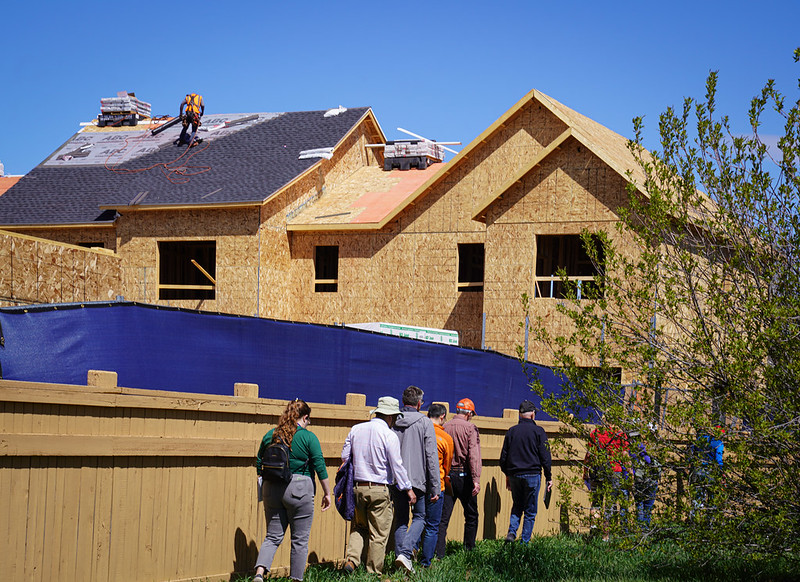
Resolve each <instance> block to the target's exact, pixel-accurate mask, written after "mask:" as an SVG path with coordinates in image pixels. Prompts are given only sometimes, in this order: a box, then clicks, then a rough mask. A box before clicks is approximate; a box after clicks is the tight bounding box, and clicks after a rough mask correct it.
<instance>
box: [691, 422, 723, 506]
mask: <svg viewBox="0 0 800 582" xmlns="http://www.w3.org/2000/svg"><path fill="white" fill-rule="evenodd" d="M724 434H725V429H724V428H723V427H721V426H719V425H718V426H716V427H714V428H713V429H712V430H710V431H705V432H702V433H700V434H699V435H698V437H697V439H696V440H695V442H694V443H693V444H692V445H691V447H690V463H691V472H690V474H689V484H690V485H691V486H692V487H693V491H694V499H693V500H692V506H693V511H692V514H693V513H694V510H697V509H699V508H703V507H712V506H713V500H714V489H715V486H716V485H717V483H718V482H719V480H720V478H721V477H722V469H723V463H722V457H723V454H724V452H725V444H724V443H723V442H722V437H723V436H724Z"/></svg>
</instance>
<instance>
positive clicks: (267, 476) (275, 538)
mask: <svg viewBox="0 0 800 582" xmlns="http://www.w3.org/2000/svg"><path fill="white" fill-rule="evenodd" d="M310 422H311V407H309V405H308V404H306V403H305V402H304V401H302V400H300V399H299V398H296V399H295V400H293V401H292V402H290V403H289V404H287V405H286V409H285V410H284V411H283V414H281V417H280V419H279V420H278V426H277V427H276V428H274V429H272V430H271V431H269V432H268V433H267V434H265V435H264V438H263V439H262V440H261V446H260V447H259V449H258V456H257V457H256V469H257V470H258V475H259V476H260V477H261V478H262V480H263V482H262V484H261V494H262V497H263V499H264V514H265V515H266V518H267V535H266V537H265V538H264V542H263V543H262V544H261V550H260V551H259V552H258V559H257V560H256V575H255V577H254V578H253V582H262V581H263V579H264V573H265V572H269V569H270V567H271V566H272V560H273V558H274V557H275V552H276V551H277V549H278V546H279V545H280V544H281V542H282V541H283V536H284V534H285V533H286V527H287V526H291V528H292V550H291V562H290V564H291V565H290V569H289V574H290V576H291V578H292V579H293V580H302V579H303V572H304V571H305V569H306V559H307V558H308V535H309V533H310V532H311V521H312V519H313V518H314V490H315V483H314V473H316V474H317V476H318V477H319V482H320V484H321V485H322V493H323V497H322V505H321V506H322V511H325V510H326V509H328V507H330V505H331V490H330V483H329V480H328V471H327V469H326V468H325V459H324V458H323V456H322V447H321V446H320V444H319V439H318V438H317V437H316V435H315V434H314V433H312V432H311V431H310V430H308V425H309V423H310Z"/></svg>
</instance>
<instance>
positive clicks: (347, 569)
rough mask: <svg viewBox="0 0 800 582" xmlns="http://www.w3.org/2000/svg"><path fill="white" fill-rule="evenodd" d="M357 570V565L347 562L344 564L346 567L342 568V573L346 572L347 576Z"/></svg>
mask: <svg viewBox="0 0 800 582" xmlns="http://www.w3.org/2000/svg"><path fill="white" fill-rule="evenodd" d="M355 569H356V565H355V564H354V563H353V562H352V561H351V560H347V561H346V562H345V563H344V566H342V572H344V573H345V574H352V573H353V572H354V571H355Z"/></svg>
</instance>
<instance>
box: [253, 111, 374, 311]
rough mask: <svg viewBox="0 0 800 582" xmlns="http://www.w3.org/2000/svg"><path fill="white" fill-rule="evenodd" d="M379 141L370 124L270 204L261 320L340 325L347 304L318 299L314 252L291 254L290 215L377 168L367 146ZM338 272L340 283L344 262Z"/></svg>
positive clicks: (264, 212)
mask: <svg viewBox="0 0 800 582" xmlns="http://www.w3.org/2000/svg"><path fill="white" fill-rule="evenodd" d="M378 136H379V133H378V131H377V129H376V128H375V127H374V125H373V124H372V123H371V122H370V121H369V120H366V121H365V122H364V123H362V124H360V125H359V126H358V127H357V128H356V130H355V131H354V132H353V133H352V134H351V135H350V136H349V137H348V138H347V139H345V141H344V142H343V143H342V144H341V145H340V146H339V147H338V148H337V150H336V152H337V153H336V155H334V157H333V158H332V159H330V160H322V161H321V162H320V163H319V164H317V166H316V167H315V168H314V170H313V171H312V172H310V173H309V174H308V175H307V176H304V177H303V178H301V179H300V180H298V181H296V182H294V183H293V184H292V185H291V186H290V187H289V188H287V189H286V190H284V191H283V192H281V193H280V194H279V195H277V196H275V197H274V198H272V199H270V200H269V201H268V202H267V203H266V204H265V205H264V206H263V208H262V209H261V218H260V221H261V231H260V241H261V261H260V266H261V286H260V296H259V305H258V312H259V314H260V315H261V316H262V317H274V318H278V319H291V320H296V321H315V322H319V323H332V322H337V321H341V319H337V318H336V315H337V314H339V313H340V312H341V307H340V304H341V303H342V302H343V301H345V300H346V299H345V298H344V297H343V296H342V295H341V294H339V293H320V294H316V293H314V284H313V278H314V263H313V258H314V250H313V247H312V248H310V250H309V249H308V248H304V247H303V246H302V245H300V246H296V245H293V247H292V249H291V250H290V248H289V235H288V234H287V232H286V222H287V214H290V213H291V212H293V211H295V210H296V209H299V208H305V207H307V206H309V205H311V204H314V202H315V200H320V201H324V197H325V192H326V190H328V189H331V190H333V189H335V187H336V185H337V184H340V183H343V182H345V181H346V180H347V178H348V177H349V176H350V175H352V174H353V173H354V172H355V171H356V170H358V169H359V168H361V167H363V166H365V165H367V164H375V163H377V160H376V158H375V155H374V154H371V153H370V152H369V150H367V148H366V147H365V146H366V144H368V143H376V141H377V139H378ZM320 240H322V239H320ZM316 244H337V243H323V242H317V243H316ZM356 247H357V245H356V246H355V247H354V249H355V248H356ZM354 252H361V251H358V250H354ZM340 253H341V250H340ZM339 269H340V275H339V276H340V281H342V269H343V264H342V262H341V261H340V266H339ZM341 288H342V285H341V284H340V289H341ZM318 296H323V297H324V298H323V299H320V298H319V297H318ZM347 300H349V298H347ZM354 303H355V301H354Z"/></svg>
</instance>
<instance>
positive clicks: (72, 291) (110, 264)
mask: <svg viewBox="0 0 800 582" xmlns="http://www.w3.org/2000/svg"><path fill="white" fill-rule="evenodd" d="M0 257H2V258H3V259H4V260H2V262H0V282H1V283H0V302H1V303H2V304H3V305H18V304H27V303H64V302H75V301H107V300H109V299H113V298H114V297H115V296H116V294H117V293H118V289H120V260H119V257H118V256H117V255H113V254H107V253H104V252H95V251H92V250H89V249H82V248H76V247H73V246H68V245H64V244H59V243H58V242H52V241H49V240H44V239H34V238H30V237H27V236H24V235H23V236H15V235H13V234H0Z"/></svg>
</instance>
